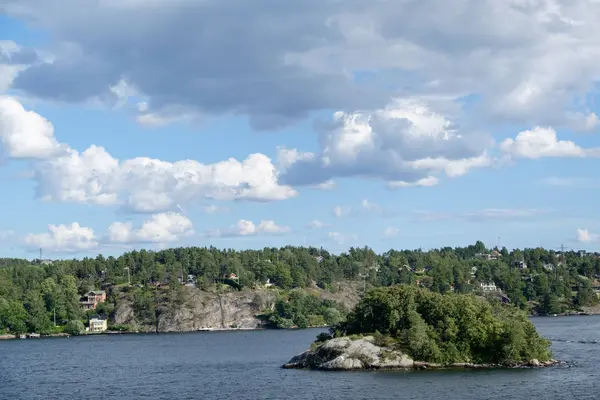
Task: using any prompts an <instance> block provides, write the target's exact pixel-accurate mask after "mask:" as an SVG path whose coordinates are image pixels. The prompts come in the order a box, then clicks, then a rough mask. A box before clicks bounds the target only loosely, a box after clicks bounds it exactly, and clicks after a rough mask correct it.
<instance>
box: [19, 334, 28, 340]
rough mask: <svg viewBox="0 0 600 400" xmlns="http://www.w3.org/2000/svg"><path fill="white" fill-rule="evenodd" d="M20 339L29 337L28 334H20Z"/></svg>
mask: <svg viewBox="0 0 600 400" xmlns="http://www.w3.org/2000/svg"><path fill="white" fill-rule="evenodd" d="M19 339H27V336H25V335H24V334H20V335H19Z"/></svg>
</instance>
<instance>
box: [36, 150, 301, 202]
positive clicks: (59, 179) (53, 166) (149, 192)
mask: <svg viewBox="0 0 600 400" xmlns="http://www.w3.org/2000/svg"><path fill="white" fill-rule="evenodd" d="M277 178H278V175H277V171H276V170H275V166H274V165H273V164H272V163H271V160H270V159H269V158H268V157H266V156H265V155H263V154H251V155H250V156H248V158H246V160H244V161H242V162H240V161H237V160H235V159H233V158H230V159H228V160H225V161H221V162H218V163H215V164H202V163H199V162H198V161H195V160H182V161H177V162H174V163H171V162H167V161H161V160H156V159H151V158H147V157H138V158H134V159H128V160H122V161H121V160H118V159H116V158H114V157H112V156H111V155H110V154H109V153H108V152H107V151H106V150H105V149H104V148H102V147H98V146H91V147H90V148H88V149H87V150H85V151H84V152H82V153H79V152H78V151H76V150H72V149H69V151H68V153H67V154H66V155H64V156H60V157H56V158H54V159H50V160H46V161H44V162H41V163H38V164H37V165H36V167H35V178H34V179H35V180H36V181H37V183H38V187H37V193H38V196H39V197H41V198H42V199H44V200H54V201H67V202H79V203H90V204H101V205H108V204H118V203H122V204H125V205H126V206H127V207H129V208H131V209H132V210H135V211H139V212H159V211H165V210H169V209H173V208H174V207H176V206H177V205H186V204H189V203H193V202H194V201H196V200H199V199H203V198H207V199H215V200H253V201H275V200H284V199H288V198H291V197H294V196H296V195H297V192H296V191H295V190H294V189H292V188H291V187H289V186H282V185H280V184H279V183H278V179H277Z"/></svg>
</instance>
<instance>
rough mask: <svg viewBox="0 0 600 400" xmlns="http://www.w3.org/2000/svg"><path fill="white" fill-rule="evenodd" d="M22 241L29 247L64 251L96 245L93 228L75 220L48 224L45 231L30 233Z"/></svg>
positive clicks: (92, 247)
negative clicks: (65, 223)
mask: <svg viewBox="0 0 600 400" xmlns="http://www.w3.org/2000/svg"><path fill="white" fill-rule="evenodd" d="M24 241H25V244H26V245H27V247H29V248H35V249H37V248H42V249H44V250H46V251H51V252H64V253H71V252H79V251H85V250H92V249H95V248H96V247H97V246H98V238H97V237H96V234H95V233H94V230H93V229H91V228H87V227H84V226H81V225H79V224H78V223H77V222H73V223H72V224H71V225H48V232H47V233H38V234H31V233H30V234H28V235H27V236H26V237H25V239H24Z"/></svg>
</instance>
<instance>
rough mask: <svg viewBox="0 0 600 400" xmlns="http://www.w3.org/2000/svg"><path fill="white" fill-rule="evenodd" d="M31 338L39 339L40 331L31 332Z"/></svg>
mask: <svg viewBox="0 0 600 400" xmlns="http://www.w3.org/2000/svg"><path fill="white" fill-rule="evenodd" d="M28 336H29V338H30V339H38V338H39V337H40V334H39V333H30V334H29V335H28Z"/></svg>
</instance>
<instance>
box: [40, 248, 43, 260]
mask: <svg viewBox="0 0 600 400" xmlns="http://www.w3.org/2000/svg"><path fill="white" fill-rule="evenodd" d="M42 260H43V258H42V248H41V247H40V263H41V262H42Z"/></svg>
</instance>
